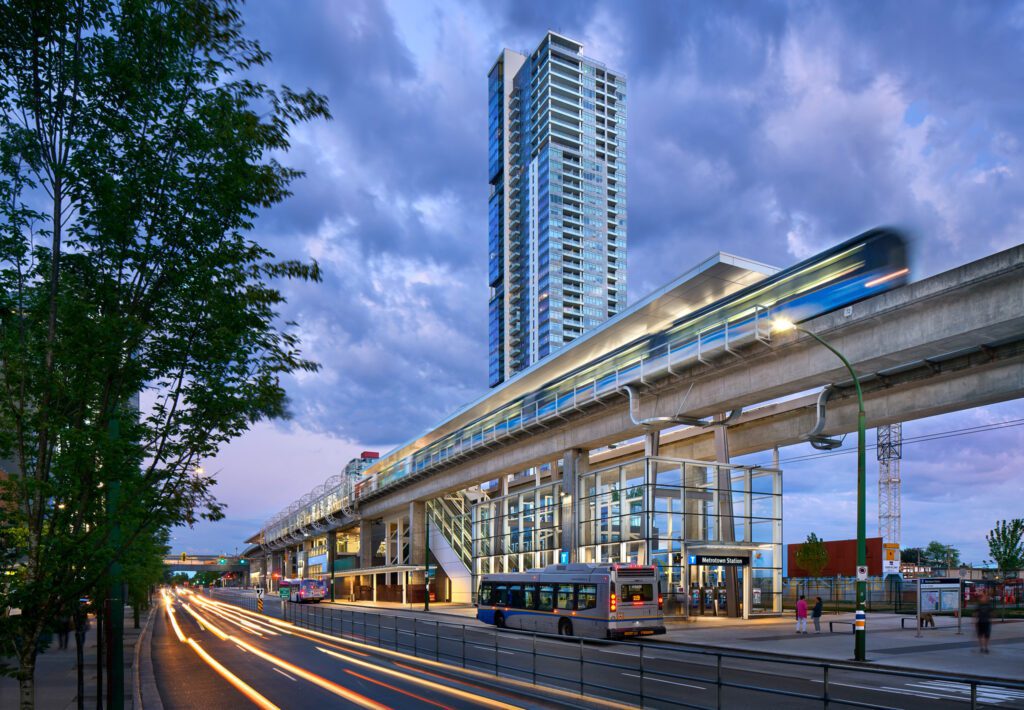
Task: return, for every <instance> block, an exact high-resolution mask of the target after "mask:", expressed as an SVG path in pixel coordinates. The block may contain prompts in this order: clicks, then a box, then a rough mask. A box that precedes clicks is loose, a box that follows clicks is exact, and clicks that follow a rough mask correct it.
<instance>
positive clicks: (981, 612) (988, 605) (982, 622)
mask: <svg viewBox="0 0 1024 710" xmlns="http://www.w3.org/2000/svg"><path fill="white" fill-rule="evenodd" d="M976 623H977V625H978V645H979V646H980V647H981V652H982V653H988V640H989V637H990V636H992V601H991V600H990V598H989V596H988V592H982V593H981V599H980V600H978V618H977V622H976Z"/></svg>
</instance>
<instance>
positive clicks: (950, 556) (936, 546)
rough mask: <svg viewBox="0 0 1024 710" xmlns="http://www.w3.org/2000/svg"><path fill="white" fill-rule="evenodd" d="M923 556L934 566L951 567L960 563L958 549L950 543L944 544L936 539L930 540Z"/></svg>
mask: <svg viewBox="0 0 1024 710" xmlns="http://www.w3.org/2000/svg"><path fill="white" fill-rule="evenodd" d="M924 556H925V558H926V559H927V560H928V563H929V564H931V565H932V566H935V567H945V568H947V569H951V568H953V567H957V566H959V564H960V550H958V549H957V548H955V547H953V546H952V545H944V544H942V543H941V542H939V541H938V540H932V541H931V542H929V543H928V547H926V548H925V549H924Z"/></svg>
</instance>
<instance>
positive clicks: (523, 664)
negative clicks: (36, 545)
mask: <svg viewBox="0 0 1024 710" xmlns="http://www.w3.org/2000/svg"><path fill="white" fill-rule="evenodd" d="M234 603H238V604H240V605H241V606H244V607H247V608H249V609H251V610H255V604H256V602H255V599H252V598H243V599H241V600H236V601H235V602H234ZM281 609H282V613H283V616H284V618H285V620H286V621H290V622H292V623H294V624H296V625H297V626H300V627H303V628H308V629H311V630H314V631H319V632H321V633H325V634H329V635H331V636H336V637H338V638H341V639H348V640H352V641H356V642H359V643H364V644H367V645H370V646H377V647H379V648H384V649H387V650H391V651H397V652H401V653H406V654H409V655H412V656H415V657H418V658H424V659H427V660H431V661H436V662H440V663H444V664H447V665H451V666H455V667H461V668H465V669H469V670H476V671H482V672H486V673H491V674H493V675H495V676H497V677H507V678H515V679H517V680H524V681H528V682H531V683H533V684H534V685H536V686H538V689H542V688H543V687H544V686H548V687H554V688H560V689H563V690H568V691H572V692H576V693H579V694H580V695H582V696H584V697H599V698H603V699H606V700H613V701H618V702H626V703H635V704H638V705H640V706H641V707H645V708H646V707H653V708H661V707H688V708H699V709H701V710H712V709H716V708H723V707H741V706H744V705H750V703H751V699H750V697H749V695H744V696H743V697H737V693H742V694H749V693H755V694H758V696H761V695H763V696H773V697H780V698H790V699H792V700H791V701H790V702H792V701H796V700H804V701H811V702H817V703H821V704H822V707H825V708H827V707H830V706H843V707H856V708H884V707H889V706H887V705H880V704H876V703H871V702H866V701H864V700H857V699H854V698H853V697H848V696H851V695H853V694H854V693H853V690H855V689H857V688H860V689H861V690H866V691H868V692H885V691H884V690H882V689H881V688H880V687H881V685H883V681H884V682H892V679H896V678H910V679H914V680H924V681H937V682H940V683H942V684H943V688H945V691H944V692H954V691H956V687H955V685H954V684H961V685H962V686H963V687H962V688H961V689H960V690H961V691H962V693H963V698H962V699H960V698H949V699H948V700H949V701H950V702H958V701H959V702H960V703H961V704H962V705H963V706H965V707H970V708H972V710H973V709H974V708H977V707H979V702H980V701H979V691H980V692H981V695H982V696H984V695H985V691H986V690H988V689H1000V690H1001V691H1002V692H1005V691H1007V690H1010V691H1016V692H1019V693H1021V694H1022V697H1024V683H1015V682H1011V681H1001V680H994V679H993V680H989V679H979V678H972V677H967V676H958V675H947V674H935V673H922V672H916V671H902V670H895V669H888V668H877V667H871V666H866V665H854V664H845V663H828V662H822V661H810V660H808V661H804V660H799V659H789V658H777V657H769V656H758V655H753V654H744V653H740V652H726V651H716V650H710V649H698V648H690V647H680V646H675V645H668V644H661V643H646V644H644V643H631V642H610V641H602V640H597V639H583V638H575V639H567V638H565V637H563V636H551V635H548V634H540V633H528V632H517V631H511V630H503V631H497V630H496V629H494V628H493V627H490V626H479V625H469V624H460V623H458V622H452V621H442V620H435V619H423V618H419V617H414V616H399V615H395V614H382V613H377V612H362V611H355V610H350V609H339V608H336V607H329V606H321V605H303V604H294V603H290V602H287V603H282V604H281ZM545 646H556V648H555V649H554V650H552V649H550V648H545ZM611 654H614V655H611ZM609 659H611V660H609ZM681 668H685V669H687V670H688V671H689V672H686V673H684V672H680V669H681ZM812 673H813V674H814V676H816V677H811V674H812ZM616 674H617V675H619V676H622V677H624V678H629V679H631V680H627V681H624V683H623V686H620V687H616V686H614V685H609V684H608V679H609V678H612V677H615V675H616ZM836 674H842V675H843V679H842V681H837V680H836V679H835V677H834V676H835V675H836ZM851 674H852V675H858V674H859V675H863V676H865V677H866V678H865V680H864V681H863V682H864V685H863V686H858V685H857V684H856V683H850V682H849V681H850V678H849V676H850V675H851ZM750 675H754V676H764V677H768V678H772V679H773V681H770V682H774V683H775V687H765V686H764V685H760V684H756V683H755V682H754V681H751V680H749V679H748V678H747V677H748V676H750ZM784 684H789V685H790V686H791V687H790V688H784V687H780V686H781V685H784ZM696 691H701V692H700V693H698V692H696ZM922 693H923V694H922V696H921V699H922V700H923V701H924V700H926V696H927V691H922ZM698 694H699V695H701V696H705V697H700V698H698V697H696V696H698ZM898 694H899V695H900V698H901V699H905V698H906V696H905V695H904V694H901V693H898ZM844 695H845V696H847V697H844ZM698 699H699V700H702V701H704V702H695V701H696V700H698ZM983 699H984V698H983ZM985 704H986V705H987V704H989V703H985Z"/></svg>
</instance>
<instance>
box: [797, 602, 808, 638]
mask: <svg viewBox="0 0 1024 710" xmlns="http://www.w3.org/2000/svg"><path fill="white" fill-rule="evenodd" d="M796 632H797V633H798V634H806V633H807V600H806V599H804V595H803V594H801V595H800V600H799V601H797V603H796Z"/></svg>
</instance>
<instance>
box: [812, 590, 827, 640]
mask: <svg viewBox="0 0 1024 710" xmlns="http://www.w3.org/2000/svg"><path fill="white" fill-rule="evenodd" d="M815 600H816V601H815V602H814V608H813V609H811V618H812V619H814V633H816V634H820V633H821V609H822V607H823V606H824V604H823V603H822V601H821V597H815Z"/></svg>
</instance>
